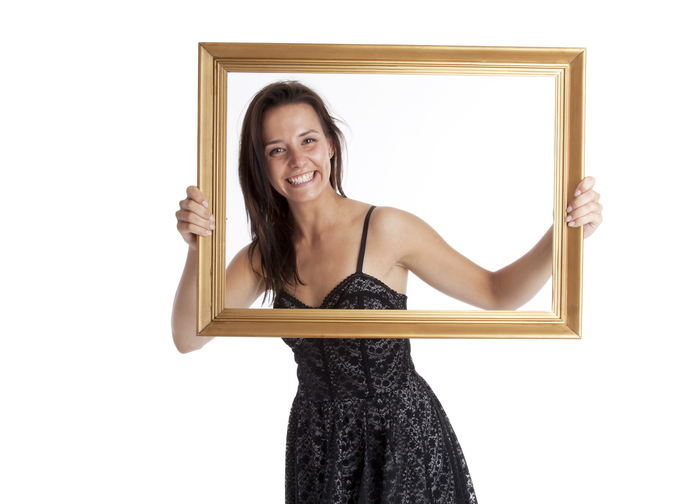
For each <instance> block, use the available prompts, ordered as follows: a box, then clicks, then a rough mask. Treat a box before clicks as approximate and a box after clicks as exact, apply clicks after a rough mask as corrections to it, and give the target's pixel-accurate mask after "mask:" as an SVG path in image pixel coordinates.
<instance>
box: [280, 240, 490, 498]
mask: <svg viewBox="0 0 693 504" xmlns="http://www.w3.org/2000/svg"><path fill="white" fill-rule="evenodd" d="M364 239H365V233H364ZM362 247H363V246H362ZM406 301H407V298H406V296H405V295H403V294H399V293H397V292H395V291H393V290H392V289H390V288H389V287H388V286H387V285H385V284H384V283H382V282H381V281H380V280H378V279H377V278H374V277H372V276H370V275H367V274H364V273H361V272H357V273H354V274H353V275H351V276H349V277H348V278H346V279H345V280H344V281H343V282H342V283H340V284H339V285H338V286H337V287H335V289H334V290H333V291H332V292H331V293H330V294H329V295H328V296H327V297H326V298H325V300H324V301H323V303H322V304H321V305H320V306H319V307H318V308H331V309H376V310H377V309H399V310H404V309H406ZM274 307H275V308H292V309H310V308H311V307H310V306H307V305H305V304H304V303H302V302H301V301H299V300H298V299H296V298H294V297H293V296H291V295H290V294H288V293H286V292H281V293H279V295H278V296H277V298H276V301H275V304H274ZM284 341H285V342H286V343H287V344H288V345H289V346H290V347H291V348H292V350H293V352H294V356H295V359H296V363H297V364H298V380H299V386H298V393H297V394H296V398H295V400H294V403H293V406H292V409H291V415H290V418H289V429H288V434H287V449H286V502H287V503H292V504H294V503H295V504H331V503H334V504H337V503H339V504H344V503H392V504H395V503H397V504H405V503H411V504H424V503H430V504H433V503H436V504H441V503H443V504H448V503H476V502H477V501H476V496H475V493H474V487H473V485H472V480H471V477H470V475H469V471H468V469H467V464H466V461H465V459H464V455H463V454H462V449H461V448H460V445H459V443H458V441H457V438H456V437H455V433H454V432H453V430H452V426H451V425H450V422H449V420H448V418H447V416H446V415H445V412H444V411H443V409H442V407H441V405H440V403H439V401H438V399H437V398H436V396H435V395H434V394H433V391H432V390H431V389H430V387H429V386H428V384H427V383H426V382H425V381H424V380H423V378H421V377H420V376H419V375H418V373H416V371H415V369H414V364H413V362H412V360H411V356H410V345H409V340H407V339H328V338H324V339H323V338H285V339H284Z"/></svg>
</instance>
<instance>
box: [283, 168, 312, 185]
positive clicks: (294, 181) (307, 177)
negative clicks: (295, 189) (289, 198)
mask: <svg viewBox="0 0 693 504" xmlns="http://www.w3.org/2000/svg"><path fill="white" fill-rule="evenodd" d="M313 177H315V172H314V171H312V172H309V173H304V174H303V175H299V176H298V177H292V178H288V179H286V180H288V181H289V184H291V185H299V184H305V183H306V182H310V181H311V180H313Z"/></svg>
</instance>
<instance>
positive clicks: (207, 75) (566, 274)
mask: <svg viewBox="0 0 693 504" xmlns="http://www.w3.org/2000/svg"><path fill="white" fill-rule="evenodd" d="M279 48H281V51H284V54H285V56H284V57H286V55H287V53H286V51H291V53H290V55H291V56H292V58H295V57H297V56H298V57H301V56H303V57H304V58H306V59H309V60H316V59H317V60H321V59H326V55H327V56H329V55H332V56H334V55H335V54H336V53H338V57H337V58H336V60H337V61H340V62H345V61H349V62H354V63H355V64H359V60H361V61H366V60H375V61H377V60H378V59H381V58H382V57H383V56H385V55H390V54H394V55H396V56H397V57H398V58H397V59H402V60H406V59H407V58H411V57H412V56H413V55H414V54H416V55H417V56H418V55H420V54H423V55H427V56H430V57H432V58H433V59H434V60H436V59H437V60H439V61H441V60H442V61H447V60H448V58H459V57H460V56H461V55H462V54H465V55H467V56H468V57H471V59H472V60H475V61H480V62H486V63H489V64H491V65H493V63H494V62H495V61H499V59H500V60H510V61H512V62H513V64H512V65H511V66H514V65H518V64H519V66H520V67H523V66H524V67H526V68H532V70H531V71H530V73H536V72H537V70H538V68H537V65H538V66H539V67H543V66H544V65H547V68H554V69H556V67H557V65H558V67H560V68H562V69H563V70H564V71H565V82H564V101H563V103H564V104H565V105H566V107H565V108H566V110H565V111H564V114H565V117H564V118H563V120H562V122H561V123H562V127H563V134H564V142H565V144H564V152H563V156H562V160H563V162H564V163H566V165H567V166H565V167H564V170H563V175H564V179H563V181H562V186H563V187H562V190H561V191H560V192H559V194H560V195H561V196H563V197H564V198H565V197H566V196H569V195H568V187H570V185H571V184H574V185H576V184H577V183H578V182H579V181H580V180H581V179H582V177H583V171H584V166H583V164H584V131H583V128H584V93H585V90H584V85H585V79H584V74H585V72H584V67H585V58H584V52H585V51H584V49H569V48H536V49H534V48H500V47H499V48H493V47H477V48H471V47H445V46H363V45H362V46H347V45H342V46H334V45H315V44H218V43H211V44H210V43H200V44H199V94H198V106H199V109H198V186H199V187H200V189H201V190H202V191H203V192H204V193H205V196H206V197H207V199H208V201H209V203H210V209H211V210H212V211H213V212H214V213H215V215H220V217H221V214H218V212H222V213H224V214H225V208H221V205H222V203H223V202H222V201H221V200H224V199H225V189H226V187H225V185H224V183H223V182H224V181H225V174H221V175H220V174H219V169H220V168H221V167H222V165H223V166H224V167H225V164H226V160H225V159H222V158H223V157H224V156H225V142H226V138H225V136H224V135H225V121H226V110H225V104H226V100H225V98H226V97H225V96H224V97H221V96H219V93H225V92H226V72H227V69H225V68H224V62H223V61H222V60H223V58H228V57H230V56H231V57H233V56H235V57H238V58H241V59H248V58H250V59H252V58H254V57H255V58H257V57H262V55H264V54H267V52H268V51H273V50H275V51H276V50H277V49H279ZM350 49H353V53H352V54H350V53H349V51H350ZM310 51H313V52H312V53H311V52H310ZM368 51H371V53H370V54H371V56H370V57H368V58H366V57H365V56H364V54H366V53H368ZM380 51H382V52H380ZM494 52H495V57H494ZM299 53H300V54H299ZM489 56H490V57H489ZM327 59H330V58H327ZM529 60H531V61H529ZM332 61H335V59H334V58H332ZM415 64H416V63H415ZM509 68H510V67H507V66H506V67H505V70H504V72H507V73H511V71H509ZM220 73H223V74H224V75H223V76H221V75H220ZM386 73H391V72H389V71H388V72H386ZM222 88H223V89H222ZM566 203H567V202H566ZM219 222H220V223H221V224H222V225H223V224H224V221H222V220H221V218H220V219H219ZM568 229H571V228H567V225H566V224H565V223H564V225H563V227H562V232H563V240H562V244H561V252H562V255H563V257H562V260H561V261H560V267H561V269H562V271H561V273H562V274H561V281H562V282H565V284H567V285H565V284H564V286H563V289H562V290H563V292H562V298H561V301H563V302H564V303H563V306H562V307H561V308H562V309H561V310H560V312H561V313H560V314H559V315H560V317H559V318H560V319H561V322H559V323H557V324H556V323H553V322H549V323H546V322H548V321H546V320H544V321H541V322H540V323H539V324H533V323H529V324H519V326H518V327H517V329H516V330H514V331H511V332H510V333H508V332H506V331H505V330H504V329H503V327H506V328H507V327H509V325H508V324H506V323H505V322H503V323H497V322H496V323H495V327H491V326H489V325H488V324H476V323H471V324H470V323H468V322H467V323H466V324H465V323H463V324H462V327H460V325H459V324H458V323H453V324H450V323H433V324H430V323H425V324H423V325H422V324H420V323H416V322H414V321H411V322H414V323H409V324H405V325H404V326H403V327H404V330H402V328H401V327H400V328H399V330H397V329H395V326H398V325H399V324H394V325H393V324H387V323H385V321H373V322H375V324H372V323H371V324H370V327H367V326H365V325H364V324H363V323H360V322H353V323H350V324H346V325H347V326H349V327H345V324H344V322H343V321H341V320H339V321H338V320H336V319H335V320H331V319H330V318H329V317H327V319H326V320H317V321H309V322H307V323H303V322H300V321H298V320H297V321H295V322H289V323H286V322H285V323H284V324H283V326H282V327H281V328H280V329H279V331H277V330H275V327H276V326H275V324H272V323H271V322H270V323H268V321H264V322H262V323H260V324H258V323H257V322H250V325H245V324H247V323H248V322H241V321H240V320H235V321H233V320H227V319H224V318H223V315H222V312H223V311H224V310H223V299H224V289H223V287H224V286H223V284H224V280H225V264H223V262H224V259H225V257H224V256H225V253H224V252H225V251H224V245H225V241H221V240H219V236H220V235H222V233H219V232H217V233H215V234H214V235H212V237H211V238H212V240H205V239H198V244H199V247H198V292H197V294H198V297H197V301H198V306H197V308H198V318H197V332H198V335H204V336H207V335H209V336H213V335H219V336H223V335H230V334H232V333H233V334H235V335H249V336H250V335H255V336H260V335H265V336H270V335H271V336H284V335H287V336H290V335H294V332H295V331H296V330H297V329H298V331H299V332H298V333H297V335H300V336H305V337H344V335H345V334H348V335H349V336H348V337H385V338H388V337H405V338H409V337H421V336H427V337H437V338H450V337H472V338H474V337H482V338H489V337H490V338H510V339H514V338H542V339H543V338H561V339H576V338H580V329H581V326H580V323H581V306H580V305H581V294H582V285H581V277H580V275H581V272H582V263H581V259H582V230H581V229H580V230H575V231H577V232H569V231H568ZM571 231H572V229H571ZM220 261H221V262H220ZM219 265H221V266H219ZM215 275H216V276H215ZM220 303H221V304H220ZM510 325H512V324H510ZM271 326H275V327H271ZM520 328H521V329H520ZM426 329H428V331H427V330H426ZM245 330H249V332H250V334H247V333H245ZM277 332H280V333H281V334H277ZM373 332H375V333H377V334H373Z"/></svg>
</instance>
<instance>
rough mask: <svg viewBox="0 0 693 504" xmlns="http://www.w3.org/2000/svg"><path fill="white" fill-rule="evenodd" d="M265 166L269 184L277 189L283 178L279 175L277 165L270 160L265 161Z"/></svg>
mask: <svg viewBox="0 0 693 504" xmlns="http://www.w3.org/2000/svg"><path fill="white" fill-rule="evenodd" d="M265 166H266V167H267V177H268V178H269V182H270V185H271V186H272V187H274V189H275V190H276V191H279V188H280V187H281V185H282V181H283V180H284V179H283V178H282V177H281V173H280V169H279V167H278V166H277V165H276V163H275V164H273V163H272V162H271V161H270V160H266V161H265Z"/></svg>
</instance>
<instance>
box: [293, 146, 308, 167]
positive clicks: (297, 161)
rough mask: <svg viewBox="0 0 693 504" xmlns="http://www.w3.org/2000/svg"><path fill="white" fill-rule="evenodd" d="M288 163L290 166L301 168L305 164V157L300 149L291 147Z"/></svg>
mask: <svg viewBox="0 0 693 504" xmlns="http://www.w3.org/2000/svg"><path fill="white" fill-rule="evenodd" d="M289 164H290V166H291V167H292V168H294V167H296V168H302V167H303V165H305V164H306V157H305V155H304V154H303V152H301V151H300V149H291V158H290V159H289Z"/></svg>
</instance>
